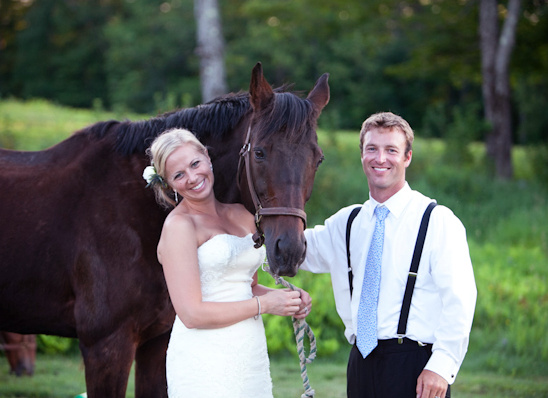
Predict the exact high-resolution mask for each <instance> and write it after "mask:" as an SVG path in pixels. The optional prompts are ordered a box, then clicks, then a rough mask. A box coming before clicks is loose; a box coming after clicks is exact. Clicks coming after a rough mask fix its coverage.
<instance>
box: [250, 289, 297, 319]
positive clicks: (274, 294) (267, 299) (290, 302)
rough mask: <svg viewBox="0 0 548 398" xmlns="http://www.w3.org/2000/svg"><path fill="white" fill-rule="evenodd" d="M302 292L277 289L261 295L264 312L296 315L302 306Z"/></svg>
mask: <svg viewBox="0 0 548 398" xmlns="http://www.w3.org/2000/svg"><path fill="white" fill-rule="evenodd" d="M300 296H301V292H300V291H297V290H296V291H293V290H289V289H275V290H271V291H269V292H268V293H266V294H264V295H262V296H260V297H259V299H260V300H261V307H262V313H263V314H273V315H281V316H295V314H296V313H297V312H298V311H299V309H300V308H301V304H302V300H301V297H300Z"/></svg>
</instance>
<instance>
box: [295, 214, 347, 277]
mask: <svg viewBox="0 0 548 398" xmlns="http://www.w3.org/2000/svg"><path fill="white" fill-rule="evenodd" d="M354 207H355V205H353V206H348V207H345V208H343V209H341V210H339V211H338V212H337V213H335V214H334V215H332V216H331V217H329V218H328V219H327V220H325V224H324V225H317V226H315V227H314V228H308V229H306V230H305V231H304V236H305V238H306V245H307V248H306V258H305V260H304V262H303V263H302V264H301V265H300V268H301V269H303V270H305V271H310V272H313V273H316V274H321V273H328V272H331V271H332V269H331V267H332V266H333V264H340V262H341V259H344V261H345V262H346V222H347V220H348V216H349V215H350V212H351V211H352V209H353V208H354ZM342 266H343V269H344V270H346V268H347V267H346V266H345V265H344V264H342Z"/></svg>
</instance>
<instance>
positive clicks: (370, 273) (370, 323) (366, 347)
mask: <svg viewBox="0 0 548 398" xmlns="http://www.w3.org/2000/svg"><path fill="white" fill-rule="evenodd" d="M388 213H389V210H388V209H387V208H386V207H384V206H377V207H376V208H375V215H376V216H377V221H376V223H375V230H374V231H373V237H372V238H371V246H369V252H368V253H367V262H366V263H365V274H364V276H363V286H362V294H361V296H360V306H359V307H358V336H357V343H356V344H357V346H358V349H359V350H360V352H361V354H362V355H363V357H364V358H365V357H366V356H368V355H369V353H371V351H373V349H374V348H375V347H376V346H377V302H378V301H379V286H380V282H381V260H382V246H383V243H384V219H385V218H386V216H387V215H388Z"/></svg>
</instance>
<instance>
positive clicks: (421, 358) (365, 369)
mask: <svg viewBox="0 0 548 398" xmlns="http://www.w3.org/2000/svg"><path fill="white" fill-rule="evenodd" d="M431 355H432V345H431V344H428V345H426V346H424V347H421V346H419V345H418V343H417V342H416V341H412V340H409V339H404V341H403V344H398V341H397V340H396V339H393V340H381V341H379V345H378V346H377V347H376V348H375V349H374V350H373V352H371V354H369V355H368V356H367V357H366V358H365V359H364V358H363V357H362V355H361V353H360V351H359V350H358V348H357V347H356V345H355V344H354V346H353V347H352V350H351V351H350V358H349V359H348V369H347V373H346V375H347V387H346V392H347V395H348V398H416V397H417V393H416V389H417V379H418V377H419V375H420V374H421V372H422V371H423V369H424V366H426V363H427V362H428V359H429V358H430V356H431ZM446 397H447V398H450V397H451V392H450V389H449V388H448V389H447V394H446Z"/></svg>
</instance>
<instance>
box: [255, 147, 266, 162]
mask: <svg viewBox="0 0 548 398" xmlns="http://www.w3.org/2000/svg"><path fill="white" fill-rule="evenodd" d="M253 153H254V154H255V159H259V160H262V159H264V158H265V154H264V151H263V150H262V149H254V150H253Z"/></svg>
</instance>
